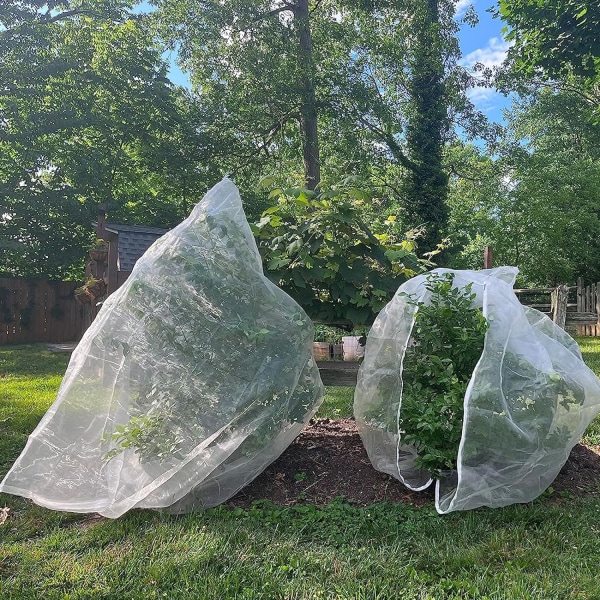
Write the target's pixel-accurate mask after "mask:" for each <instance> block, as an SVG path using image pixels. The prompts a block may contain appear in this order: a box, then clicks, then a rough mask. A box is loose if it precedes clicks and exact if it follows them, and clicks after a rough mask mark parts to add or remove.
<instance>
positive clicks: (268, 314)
mask: <svg viewBox="0 0 600 600" xmlns="http://www.w3.org/2000/svg"><path fill="white" fill-rule="evenodd" d="M313 335H314V331H313V326H312V323H311V321H310V319H309V318H308V317H307V315H306V314H305V312H304V311H303V310H302V309H301V308H300V306H298V304H296V302H295V301H294V300H292V299H291V298H290V297H289V296H288V295H287V294H285V293H284V292H283V291H282V290H280V289H279V288H278V287H276V286H275V285H274V284H272V283H271V282H270V281H269V280H268V279H267V278H266V277H265V276H264V274H263V270H262V263H261V259H260V255H259V253H258V250H257V247H256V243H255V241H254V238H253V236H252V232H251V231H250V227H249V226H248V223H247V221H246V218H245V215H244V212H243V209H242V203H241V199H240V196H239V193H238V191H237V189H236V187H235V186H234V184H233V183H232V182H231V181H229V180H228V179H224V180H223V181H222V182H221V183H219V184H217V185H216V186H215V187H214V188H212V189H211V190H210V191H209V192H208V193H207V195H206V197H205V198H204V199H203V200H202V201H201V202H200V203H199V204H198V205H197V206H196V207H195V208H194V210H193V211H192V213H191V215H190V216H189V218H188V219H186V220H185V221H184V222H182V223H181V224H180V225H178V226H177V227H176V228H175V229H173V230H171V231H170V232H168V233H167V234H166V235H165V236H163V237H162V238H161V239H159V240H158V241H157V242H155V243H154V244H153V245H152V246H151V247H150V248H149V250H148V251H147V252H146V253H145V254H144V256H143V257H142V258H140V260H139V261H138V262H137V263H136V265H135V268H134V270H133V272H132V274H131V276H130V277H129V279H128V280H127V281H126V283H125V284H124V285H123V286H122V287H121V288H119V289H118V290H117V291H116V292H115V293H114V294H112V295H111V296H110V297H109V298H108V299H107V300H106V302H105V303H104V305H103V306H102V308H101V310H100V312H99V314H98V317H97V318H96V319H95V320H94V322H93V323H92V325H91V327H90V328H89V329H88V330H87V331H86V333H85V334H84V336H83V338H82V340H81V342H80V343H79V345H78V346H77V348H76V349H75V351H74V353H73V355H72V357H71V361H70V363H69V366H68V369H67V372H66V374H65V377H64V379H63V382H62V384H61V387H60V389H59V392H58V397H57V399H56V401H55V402H54V404H53V405H52V406H51V407H50V409H49V410H48V412H47V413H46V415H45V416H44V417H43V419H42V421H41V422H40V423H39V425H38V427H37V428H36V429H35V431H34V432H33V433H32V434H31V436H30V437H29V440H28V442H27V445H26V447H25V449H24V450H23V452H22V454H21V456H20V457H19V458H18V459H17V461H16V463H15V464H14V465H13V467H12V469H11V470H10V472H9V473H8V474H7V476H6V477H5V479H4V481H3V482H2V484H1V485H0V491H2V492H8V493H11V494H17V495H21V496H25V497H27V498H31V499H32V500H33V501H34V502H36V503H37V504H40V505H42V506H46V507H49V508H52V509H57V510H68V511H74V512H98V513H100V514H102V515H105V516H107V517H118V516H119V515H121V514H123V513H124V512H125V511H127V510H129V509H131V508H134V507H138V508H155V509H165V508H166V509H168V510H170V511H171V512H187V511H189V510H193V509H194V508H196V507H209V506H215V505H217V504H219V503H221V502H223V501H225V500H227V499H228V498H230V497H231V496H232V495H233V494H235V493H236V492H237V491H238V490H239V489H241V488H242V487H243V486H244V485H246V484H248V483H249V482H250V481H252V479H254V478H255V477H256V476H257V475H258V474H259V473H260V472H261V471H262V470H263V469H264V468H265V467H266V466H267V465H268V464H269V463H271V462H272V461H273V460H274V459H276V458H277V457H278V456H279V455H280V454H281V453H282V452H283V450H284V449H285V448H286V447H287V446H288V445H289V444H290V443H291V442H292V441H293V439H294V438H295V437H296V436H297V435H298V434H299V433H300V431H301V429H302V428H303V427H304V425H305V424H306V423H307V422H308V420H309V419H310V418H311V417H312V415H313V414H314V413H315V412H316V410H317V408H318V406H319V405H320V403H321V401H322V399H323V393H324V392H323V390H324V388H323V385H322V383H321V380H320V377H319V372H318V369H317V367H316V364H315V362H314V360H313V357H312V341H313Z"/></svg>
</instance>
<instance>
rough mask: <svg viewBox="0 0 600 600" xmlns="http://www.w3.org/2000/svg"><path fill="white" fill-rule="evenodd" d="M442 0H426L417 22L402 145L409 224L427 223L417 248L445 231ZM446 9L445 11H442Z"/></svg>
mask: <svg viewBox="0 0 600 600" xmlns="http://www.w3.org/2000/svg"><path fill="white" fill-rule="evenodd" d="M441 4H442V3H441V2H440V0H426V1H425V2H424V3H423V7H422V10H421V11H420V12H419V14H418V17H417V18H416V19H415V25H416V28H415V29H416V30H415V34H414V52H413V54H412V57H411V63H412V64H411V76H410V78H409V94H410V105H411V113H410V117H409V122H408V127H407V132H406V142H407V146H408V151H409V157H410V160H411V163H412V168H411V169H410V170H409V175H408V185H407V211H408V217H409V222H410V224H411V225H413V226H415V225H421V224H424V225H426V231H425V235H424V239H423V240H422V243H421V246H422V247H423V248H424V249H425V250H429V251H430V250H433V249H434V248H435V247H436V245H437V244H438V243H439V242H440V239H441V237H442V235H443V233H444V231H445V229H446V225H447V220H448V210H447V206H446V200H447V195H448V175H447V173H446V172H445V170H444V166H443V152H444V142H445V141H446V138H447V135H448V131H449V128H450V123H449V116H448V111H449V107H448V96H447V93H446V89H445V87H446V84H445V79H446V72H445V68H444V58H445V54H447V52H448V51H447V48H446V47H445V46H444V43H443V42H444V35H443V23H442V15H441V11H442V10H443V7H442V6H441ZM446 8H447V7H446Z"/></svg>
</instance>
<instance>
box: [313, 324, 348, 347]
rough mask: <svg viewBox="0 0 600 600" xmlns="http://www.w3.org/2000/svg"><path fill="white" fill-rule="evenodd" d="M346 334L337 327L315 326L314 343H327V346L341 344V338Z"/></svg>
mask: <svg viewBox="0 0 600 600" xmlns="http://www.w3.org/2000/svg"><path fill="white" fill-rule="evenodd" d="M344 335H347V333H346V332H345V331H344V330H343V329H340V328H339V327H329V326H327V325H315V342H327V343H328V344H341V343H342V337H343V336H344Z"/></svg>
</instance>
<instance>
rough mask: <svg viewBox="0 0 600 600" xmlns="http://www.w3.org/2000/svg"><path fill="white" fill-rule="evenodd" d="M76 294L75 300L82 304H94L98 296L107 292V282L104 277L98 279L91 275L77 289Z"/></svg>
mask: <svg viewBox="0 0 600 600" xmlns="http://www.w3.org/2000/svg"><path fill="white" fill-rule="evenodd" d="M74 294H75V300H77V302H79V303H80V304H92V303H93V302H95V301H96V298H100V297H101V296H104V295H105V294H106V282H105V281H104V279H97V278H95V277H94V276H93V275H90V276H89V277H88V279H87V280H86V282H85V283H84V284H83V285H82V286H80V287H78V288H77V289H76V290H75V292H74Z"/></svg>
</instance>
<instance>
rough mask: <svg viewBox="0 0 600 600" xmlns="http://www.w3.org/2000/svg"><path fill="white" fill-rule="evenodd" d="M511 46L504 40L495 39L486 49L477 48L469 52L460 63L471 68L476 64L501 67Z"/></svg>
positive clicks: (492, 39) (491, 40)
mask: <svg viewBox="0 0 600 600" xmlns="http://www.w3.org/2000/svg"><path fill="white" fill-rule="evenodd" d="M509 48H510V44H509V43H508V42H505V41H504V40H502V39H500V38H497V37H493V38H491V39H490V40H489V41H488V43H487V46H485V48H477V50H473V52H469V54H467V55H466V56H465V57H464V58H463V59H462V60H461V61H460V62H461V64H462V65H463V66H466V67H470V66H472V65H474V64H475V63H481V64H483V65H485V66H486V67H489V68H492V67H497V66H500V65H501V64H502V63H503V62H504V59H505V58H506V53H507V52H508V49H509Z"/></svg>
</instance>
